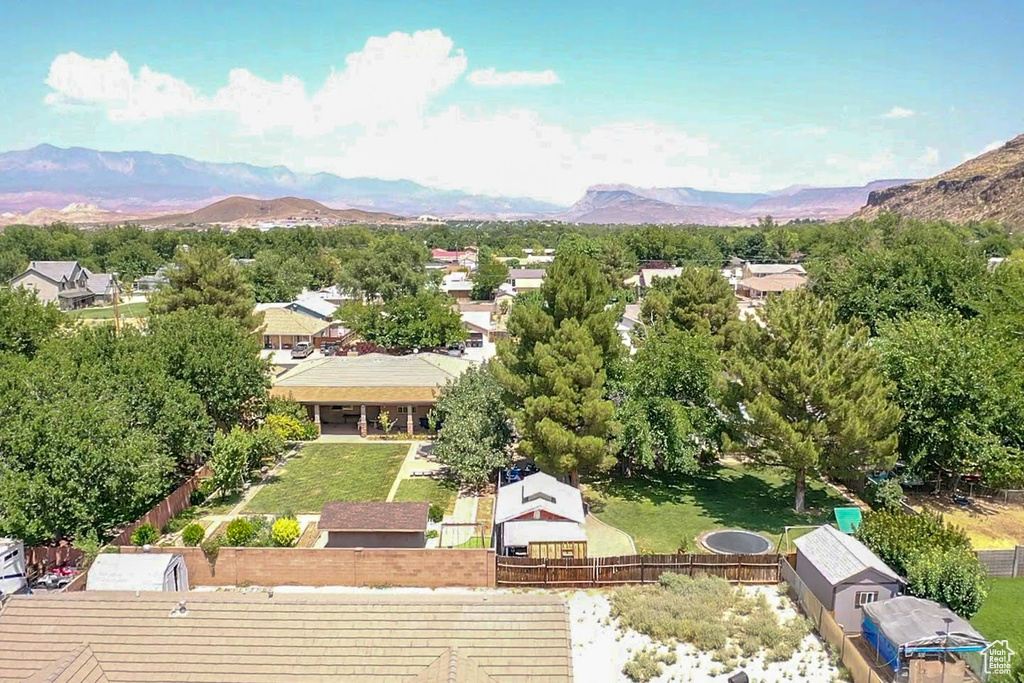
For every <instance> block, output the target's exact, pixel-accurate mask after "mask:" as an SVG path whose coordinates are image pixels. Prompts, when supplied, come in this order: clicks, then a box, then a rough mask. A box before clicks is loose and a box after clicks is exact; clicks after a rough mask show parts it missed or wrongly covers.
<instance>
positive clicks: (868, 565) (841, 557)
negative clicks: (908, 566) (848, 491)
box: [793, 524, 900, 584]
mask: <svg viewBox="0 0 1024 683" xmlns="http://www.w3.org/2000/svg"><path fill="white" fill-rule="evenodd" d="M793 544H794V545H795V546H796V547H797V548H798V549H799V550H800V551H801V552H802V553H803V555H804V556H805V557H806V558H807V559H808V561H809V562H810V563H811V564H813V565H814V566H815V567H817V568H818V571H820V572H821V574H822V576H824V577H825V578H826V579H828V580H829V581H830V582H831V583H833V584H836V583H840V582H842V581H845V580H847V579H849V578H852V577H854V576H856V575H858V574H860V573H861V572H863V571H864V570H866V569H874V570H875V571H878V572H880V573H881V574H883V575H885V576H888V577H889V578H892V579H894V580H897V581H898V580H900V576H899V574H897V573H896V572H894V571H893V570H892V569H890V568H889V567H888V565H886V564H885V562H882V560H880V559H879V558H878V556H876V555H875V554H874V553H873V552H871V550H870V549H869V548H868V547H867V546H866V545H864V544H863V543H861V542H860V541H858V540H857V539H856V538H854V537H853V536H850V535H848V534H844V533H843V532H842V531H840V530H839V529H836V528H835V527H834V526H831V525H829V524H825V525H824V526H820V527H818V528H817V529H815V530H814V531H812V532H811V533H809V534H806V535H805V536H801V537H800V538H798V539H796V540H795V541H793Z"/></svg>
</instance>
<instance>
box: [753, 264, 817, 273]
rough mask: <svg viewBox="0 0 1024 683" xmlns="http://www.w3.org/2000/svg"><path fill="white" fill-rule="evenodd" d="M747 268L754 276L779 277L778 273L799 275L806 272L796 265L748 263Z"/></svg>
mask: <svg viewBox="0 0 1024 683" xmlns="http://www.w3.org/2000/svg"><path fill="white" fill-rule="evenodd" d="M747 268H748V269H749V270H750V272H751V273H754V274H756V275H779V274H780V273H800V274H804V273H806V272H807V271H805V270H804V267H803V266H801V265H800V264H797V263H750V264H747Z"/></svg>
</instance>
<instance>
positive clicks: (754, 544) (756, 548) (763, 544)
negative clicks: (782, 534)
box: [700, 529, 772, 555]
mask: <svg viewBox="0 0 1024 683" xmlns="http://www.w3.org/2000/svg"><path fill="white" fill-rule="evenodd" d="M700 542H701V545H703V546H704V547H705V548H707V549H708V550H710V551H711V552H713V553H720V554H722V555H762V554H764V553H766V552H768V551H769V550H771V548H772V542H771V541H769V540H768V539H767V538H765V537H764V536H762V535H761V534H756V533H754V532H753V531H742V530H740V529H725V530H723V531H711V532H708V533H706V534H704V535H703V536H702V537H701V539H700Z"/></svg>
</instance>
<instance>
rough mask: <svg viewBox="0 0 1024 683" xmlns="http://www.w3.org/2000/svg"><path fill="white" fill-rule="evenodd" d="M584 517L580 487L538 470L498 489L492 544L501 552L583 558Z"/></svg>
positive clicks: (585, 544) (585, 548) (585, 535)
mask: <svg viewBox="0 0 1024 683" xmlns="http://www.w3.org/2000/svg"><path fill="white" fill-rule="evenodd" d="M585 517H586V515H585V513H584V510H583V496H582V495H581V494H580V490H579V489H577V488H574V487H572V486H570V485H569V484H565V483H562V482H560V481H558V480H557V479H555V478H554V477H552V476H551V475H550V474H545V473H544V472H537V473H536V474H531V475H528V476H526V477H524V478H523V479H521V480H519V481H517V482H514V483H511V484H507V485H505V486H502V487H500V488H499V489H498V496H497V500H496V501H495V504H494V533H495V547H496V548H497V549H498V552H499V553H500V554H502V555H525V556H529V557H554V558H562V557H574V558H583V557H586V556H587V532H586V531H585V530H584V528H583V522H584V520H585Z"/></svg>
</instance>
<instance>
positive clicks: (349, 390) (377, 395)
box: [270, 353, 473, 436]
mask: <svg viewBox="0 0 1024 683" xmlns="http://www.w3.org/2000/svg"><path fill="white" fill-rule="evenodd" d="M471 365H473V363H472V362H471V361H468V360H463V359H461V358H453V357H451V356H445V355H442V354H439V353H414V354H409V355H405V356H389V355H387V354H383V353H368V354H364V355H361V356H330V357H327V358H324V359H321V360H314V361H309V362H305V363H301V364H299V365H298V366H296V367H295V368H293V369H291V370H289V371H287V372H285V373H284V374H282V375H280V376H279V377H277V378H276V379H275V380H274V386H273V387H272V388H271V389H270V395H271V396H275V397H280V398H289V399H291V400H293V401H297V402H299V403H301V404H303V405H305V406H306V407H307V410H308V412H309V415H310V418H311V419H312V420H313V421H314V422H316V423H317V424H319V425H320V426H321V430H323V431H324V432H329V433H345V432H352V433H359V434H361V435H363V436H366V434H367V432H368V431H369V430H370V429H379V428H380V426H381V423H380V415H381V413H383V412H386V413H387V414H388V416H389V418H390V420H391V421H392V422H395V423H396V427H397V428H398V429H405V430H406V431H407V433H408V434H410V435H411V434H412V433H413V430H414V429H416V428H419V429H426V428H427V415H428V414H429V413H430V410H431V409H432V408H433V407H434V403H435V402H436V400H437V395H438V394H439V393H440V391H441V388H442V387H443V386H444V385H445V384H447V383H448V382H450V381H453V380H455V379H456V378H458V377H459V375H461V374H462V373H463V372H465V371H466V370H467V369H468V368H469V367H470V366H471Z"/></svg>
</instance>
